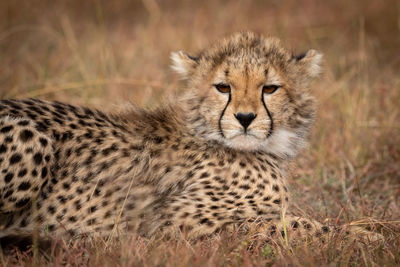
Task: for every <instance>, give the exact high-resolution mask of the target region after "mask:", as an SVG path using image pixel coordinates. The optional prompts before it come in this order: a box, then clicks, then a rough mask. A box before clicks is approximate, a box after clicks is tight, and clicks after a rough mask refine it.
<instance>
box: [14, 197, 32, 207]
mask: <svg viewBox="0 0 400 267" xmlns="http://www.w3.org/2000/svg"><path fill="white" fill-rule="evenodd" d="M29 201H30V198H23V199H21V200H19V201H17V203H15V207H17V208H22V207H24V206H25V205H26V204H28V202H29Z"/></svg>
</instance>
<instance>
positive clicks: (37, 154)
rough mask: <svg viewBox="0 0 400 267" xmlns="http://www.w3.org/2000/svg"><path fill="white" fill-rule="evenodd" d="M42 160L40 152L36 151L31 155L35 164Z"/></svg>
mask: <svg viewBox="0 0 400 267" xmlns="http://www.w3.org/2000/svg"><path fill="white" fill-rule="evenodd" d="M42 160H43V155H42V153H39V152H38V153H36V154H35V155H34V156H33V161H34V162H35V164H36V165H39V164H41V163H42Z"/></svg>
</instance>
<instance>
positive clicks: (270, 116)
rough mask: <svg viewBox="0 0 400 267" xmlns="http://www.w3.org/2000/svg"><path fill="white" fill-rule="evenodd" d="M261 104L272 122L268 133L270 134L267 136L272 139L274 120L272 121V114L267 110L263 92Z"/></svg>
mask: <svg viewBox="0 0 400 267" xmlns="http://www.w3.org/2000/svg"><path fill="white" fill-rule="evenodd" d="M261 102H262V103H263V106H264V108H265V110H266V111H267V114H268V117H269V120H270V121H271V123H270V126H269V131H268V134H267V138H268V137H270V136H271V135H272V132H273V131H274V120H273V119H272V115H271V112H269V110H268V108H267V105H266V104H265V101H264V93H263V92H262V91H261Z"/></svg>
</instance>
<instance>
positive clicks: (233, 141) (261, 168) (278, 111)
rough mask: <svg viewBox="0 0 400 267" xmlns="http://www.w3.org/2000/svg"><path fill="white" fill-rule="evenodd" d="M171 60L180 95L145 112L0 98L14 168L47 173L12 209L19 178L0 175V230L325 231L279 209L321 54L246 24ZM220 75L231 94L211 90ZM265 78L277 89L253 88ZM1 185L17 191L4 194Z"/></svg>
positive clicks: (308, 119)
mask: <svg viewBox="0 0 400 267" xmlns="http://www.w3.org/2000/svg"><path fill="white" fill-rule="evenodd" d="M172 59H173V61H174V64H175V67H174V68H175V69H176V70H177V71H178V72H179V73H180V74H182V75H183V78H184V79H186V80H187V88H186V92H185V94H184V95H182V96H181V98H180V99H179V101H177V103H173V104H170V105H165V106H163V107H161V108H159V109H157V110H154V111H148V110H141V109H127V110H126V111H125V112H123V113H120V114H117V115H112V114H108V115H107V114H103V113H101V112H99V111H96V110H89V109H87V108H81V107H74V106H71V105H68V104H63V103H58V102H46V101H41V100H4V101H1V102H0V117H1V118H2V119H1V121H0V122H1V126H2V127H9V126H12V127H11V128H7V129H6V130H4V132H1V129H0V141H1V142H2V143H5V138H6V137H7V136H11V137H12V139H11V141H9V144H7V146H8V147H10V146H15V149H16V151H21V152H20V153H21V155H22V158H21V160H20V165H15V166H17V167H18V168H20V169H22V168H28V169H29V170H32V169H35V168H39V167H40V168H47V169H48V170H49V173H48V175H45V176H44V177H43V178H40V179H42V180H40V179H39V178H38V177H36V176H33V175H27V176H26V177H28V178H29V181H30V182H31V184H32V186H33V188H36V186H38V185H40V189H39V190H38V191H37V190H33V191H29V193H28V194H27V195H26V197H27V198H28V200H29V201H28V202H27V203H25V204H26V205H24V206H18V207H17V206H15V205H14V204H13V201H12V199H11V198H12V197H14V198H15V199H18V198H21V194H22V192H21V191H20V190H18V189H15V188H18V186H19V185H20V183H21V181H22V180H19V179H18V178H17V177H13V178H12V179H9V180H7V181H6V180H5V175H4V174H1V177H0V192H1V194H2V195H1V197H2V198H0V199H1V201H2V202H1V204H2V205H1V206H0V236H6V235H24V234H31V233H32V232H33V231H34V229H35V227H38V230H39V233H40V235H41V236H43V237H45V236H47V235H50V236H63V237H66V236H69V235H68V234H70V235H72V236H74V235H76V234H90V235H100V236H103V237H112V236H115V235H116V234H117V233H120V232H125V231H128V232H138V233H140V234H143V235H152V234H154V233H156V232H158V231H162V232H164V233H169V234H179V233H181V232H185V233H186V234H187V236H188V237H191V238H195V237H198V236H201V235H204V234H211V233H214V232H215V231H216V230H218V229H224V228H227V227H229V226H231V225H237V224H242V223H243V222H248V221H257V222H261V225H260V227H259V228H258V229H259V231H261V232H260V233H261V234H273V233H275V232H278V233H281V232H282V231H283V230H284V229H287V230H288V231H289V230H291V229H293V230H296V231H297V232H298V233H300V234H302V235H311V236H316V235H317V236H319V235H320V234H321V233H327V232H332V230H333V228H331V227H328V226H323V225H322V224H320V223H318V222H316V221H313V220H309V219H305V218H298V217H296V216H294V215H292V214H291V213H290V212H288V211H287V209H288V204H289V201H290V198H289V193H288V189H287V186H286V178H287V177H286V176H287V174H286V173H287V166H288V163H289V160H290V159H292V158H293V157H294V156H295V155H296V154H297V153H298V151H299V150H300V148H301V147H302V146H303V145H304V143H305V140H306V137H307V134H308V131H309V128H310V126H311V124H312V122H313V120H314V113H315V107H314V100H313V98H312V97H311V96H310V95H309V91H308V85H309V82H310V78H312V77H314V76H315V75H316V73H317V72H318V65H319V60H320V55H319V54H317V53H316V52H315V51H311V52H308V53H307V54H305V56H304V57H301V58H296V57H294V56H293V55H292V54H291V53H290V52H289V51H287V50H285V49H284V48H283V47H282V46H281V44H280V43H279V41H278V40H276V39H274V38H264V37H259V36H257V35H255V34H253V33H247V32H246V33H240V34H236V35H234V36H232V37H231V38H229V39H226V40H222V41H220V42H218V43H217V44H215V45H213V46H211V47H210V48H208V49H207V50H205V51H203V52H202V53H200V54H199V55H197V56H196V57H190V56H188V55H187V54H185V53H183V52H180V53H176V54H173V56H172ZM221 83H223V84H228V85H229V86H230V88H231V91H230V92H229V94H226V93H221V92H219V91H218V90H217V89H216V87H215V85H216V84H221ZM269 84H273V85H279V88H278V89H277V90H276V91H275V92H274V93H271V94H266V93H263V87H264V86H266V85H269ZM250 112H251V113H254V114H256V116H255V118H254V120H253V121H251V123H250V124H249V125H248V127H247V132H245V131H244V126H242V125H243V124H242V123H243V122H242V123H241V122H239V119H237V114H238V113H250ZM235 116H236V117H235ZM22 120H24V121H27V123H25V125H24V126H23V127H24V129H28V130H29V131H30V132H31V133H32V138H30V140H29V146H32V150H33V151H41V152H40V153H42V154H43V155H47V154H51V157H50V159H49V160H48V161H40V163H37V162H36V163H35V161H32V160H31V156H30V154H29V153H26V152H25V151H24V149H25V147H26V144H25V143H26V142H25V143H24V142H21V140H19V139H18V136H19V135H20V132H21V129H20V128H19V127H17V125H18V122H19V121H22ZM38 138H45V139H46V140H47V142H48V146H47V148H45V149H44V148H43V147H42V145H41V144H40V142H37V140H39V139H38ZM0 145H1V144H0ZM11 156H12V152H10V150H7V151H6V153H5V157H3V158H2V159H3V161H2V162H3V163H1V164H2V165H1V167H2V168H4V169H5V172H4V173H9V172H10V171H12V172H13V173H17V172H18V171H19V169H16V167H15V166H9V165H7V164H8V163H4V162H6V161H7V160H8V161H9V158H10V157H11ZM11 183H12V184H13V185H12V186H11V187H13V188H14V189H15V190H14V191H15V192H14V191H13V192H12V194H9V195H8V196H7V197H5V196H4V194H5V192H7V190H9V187H10V184H11ZM32 192H33V193H32ZM35 192H37V193H35ZM10 197H11V198H10ZM14 202H15V201H14Z"/></svg>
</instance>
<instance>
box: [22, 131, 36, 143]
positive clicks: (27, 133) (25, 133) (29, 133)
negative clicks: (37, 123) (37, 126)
mask: <svg viewBox="0 0 400 267" xmlns="http://www.w3.org/2000/svg"><path fill="white" fill-rule="evenodd" d="M32 137H33V132H32V131H30V130H23V131H22V132H21V133H20V135H19V139H20V140H21V141H22V142H28V141H29V140H31V139H32Z"/></svg>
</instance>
